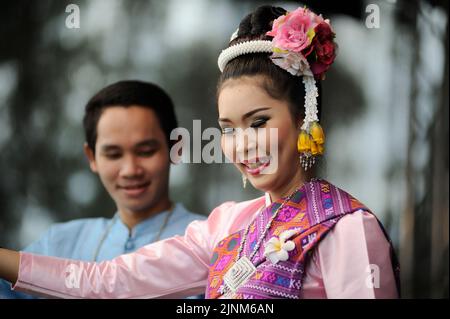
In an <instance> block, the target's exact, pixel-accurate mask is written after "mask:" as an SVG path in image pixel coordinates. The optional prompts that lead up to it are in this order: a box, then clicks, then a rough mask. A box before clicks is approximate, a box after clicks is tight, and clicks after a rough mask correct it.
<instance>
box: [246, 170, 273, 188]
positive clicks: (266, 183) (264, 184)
mask: <svg viewBox="0 0 450 319" xmlns="http://www.w3.org/2000/svg"><path fill="white" fill-rule="evenodd" d="M275 180H276V179H275V175H274V174H265V175H259V176H256V177H254V176H251V177H249V182H250V183H251V184H252V185H253V187H254V188H256V189H258V190H260V191H262V192H268V191H270V190H271V188H272V186H273V185H274V182H275Z"/></svg>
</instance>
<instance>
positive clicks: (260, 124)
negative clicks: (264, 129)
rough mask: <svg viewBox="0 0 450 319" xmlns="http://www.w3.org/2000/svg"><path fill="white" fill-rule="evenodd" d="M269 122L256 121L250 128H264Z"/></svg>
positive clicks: (264, 120)
mask: <svg viewBox="0 0 450 319" xmlns="http://www.w3.org/2000/svg"><path fill="white" fill-rule="evenodd" d="M267 120H268V119H267V118H263V119H258V120H256V121H254V122H253V123H252V125H250V126H251V127H253V128H257V127H261V126H263V125H265V124H266V123H267Z"/></svg>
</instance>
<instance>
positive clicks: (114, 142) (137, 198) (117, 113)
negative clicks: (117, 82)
mask: <svg viewBox="0 0 450 319" xmlns="http://www.w3.org/2000/svg"><path fill="white" fill-rule="evenodd" d="M85 151H86V155H87V156H88V158H89V162H90V167H91V169H92V171H94V172H96V173H98V174H99V176H100V179H101V181H102V183H103V185H104V186H105V188H106V190H107V191H108V193H109V194H110V196H111V197H112V198H113V199H114V201H115V203H116V205H117V208H118V209H119V210H120V211H122V212H124V213H152V212H157V211H158V209H159V208H158V206H159V205H160V204H161V203H162V202H164V201H166V200H167V199H168V181H169V168H170V159H169V150H168V145H167V141H166V137H165V135H164V132H163V131H162V129H161V126H160V124H159V120H158V117H157V116H156V114H155V112H154V111H153V110H151V109H148V108H144V107H140V106H130V107H127V108H125V107H121V106H117V107H116V106H114V107H109V108H106V109H105V110H104V111H103V113H102V115H101V116H100V119H99V121H98V124H97V142H96V147H95V156H94V154H93V152H92V150H91V149H89V148H88V147H87V146H85Z"/></svg>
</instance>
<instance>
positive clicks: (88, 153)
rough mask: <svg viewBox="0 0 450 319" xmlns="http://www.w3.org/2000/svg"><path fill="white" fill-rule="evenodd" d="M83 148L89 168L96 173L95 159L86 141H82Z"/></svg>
mask: <svg viewBox="0 0 450 319" xmlns="http://www.w3.org/2000/svg"><path fill="white" fill-rule="evenodd" d="M83 150H84V154H85V155H86V157H87V159H88V161H89V167H90V168H91V171H93V172H94V173H98V170H97V162H96V161H95V153H94V151H93V150H92V149H91V148H90V147H89V145H88V144H87V143H84V145H83Z"/></svg>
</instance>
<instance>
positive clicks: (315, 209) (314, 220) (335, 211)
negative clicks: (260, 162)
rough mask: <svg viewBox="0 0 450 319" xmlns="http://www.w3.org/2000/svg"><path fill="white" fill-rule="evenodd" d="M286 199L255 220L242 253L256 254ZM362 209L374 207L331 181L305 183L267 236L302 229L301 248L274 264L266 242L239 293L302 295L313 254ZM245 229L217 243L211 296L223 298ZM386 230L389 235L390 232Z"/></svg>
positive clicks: (208, 294)
mask: <svg viewBox="0 0 450 319" xmlns="http://www.w3.org/2000/svg"><path fill="white" fill-rule="evenodd" d="M283 200H284V199H280V200H279V201H277V202H274V203H272V205H270V206H269V207H267V208H265V209H264V210H263V211H262V212H261V213H260V214H259V215H258V216H257V217H256V218H255V219H254V220H253V221H252V223H251V225H250V229H249V232H248V236H247V240H246V242H245V245H244V247H243V250H242V255H245V256H250V254H251V253H252V252H253V249H254V247H255V245H256V243H257V241H258V239H259V236H261V234H262V233H263V230H264V227H265V226H266V224H267V223H268V222H269V220H270V218H271V216H272V215H273V213H274V212H275V211H276V210H277V209H278V207H279V206H280V205H281V203H282V202H283ZM358 210H363V211H367V212H370V211H369V209H368V208H367V207H365V206H364V205H363V204H361V203H360V202H359V201H358V200H356V199H355V198H353V197H352V196H351V195H349V194H348V193H346V192H345V191H343V190H341V189H339V188H337V187H335V186H333V185H332V184H330V183H328V182H327V181H324V180H315V181H312V182H309V183H307V184H305V185H304V186H303V187H301V188H300V189H299V190H297V192H296V193H295V194H294V195H293V196H292V198H291V199H290V201H288V202H287V203H286V204H285V205H284V206H283V207H282V208H281V209H280V211H279V212H278V216H277V217H276V218H275V219H274V221H273V223H272V227H271V228H270V229H269V232H268V233H267V235H266V238H264V240H263V242H266V241H267V240H269V239H270V238H271V237H273V236H279V235H280V233H282V232H283V231H286V230H289V229H297V231H298V233H297V234H296V235H294V236H293V237H292V238H290V240H292V241H293V242H294V243H295V249H294V250H292V251H290V252H289V259H288V260H287V261H283V262H281V261H280V262H278V263H276V264H272V263H271V262H270V261H269V260H267V259H266V258H265V257H264V255H263V254H264V245H261V247H260V248H259V250H258V252H257V253H256V255H255V257H254V258H253V259H252V262H253V264H254V265H255V267H256V269H257V271H256V273H255V274H254V275H253V276H252V277H251V278H250V279H249V280H248V281H247V282H246V283H245V284H243V285H242V286H241V287H240V288H238V290H237V292H236V294H235V296H234V297H235V298H245V299H251V298H256V299H271V298H293V299H297V298H299V296H300V291H301V288H302V279H303V275H304V271H305V263H306V261H307V257H308V255H310V253H311V252H312V251H313V249H314V248H315V247H316V246H317V245H318V244H319V242H320V241H321V240H322V239H323V238H324V237H325V236H326V234H327V233H328V232H329V231H330V230H331V229H332V228H333V226H334V225H335V224H336V223H337V222H338V221H339V219H340V218H342V217H343V216H345V215H346V214H351V213H353V212H355V211H358ZM380 226H381V224H380ZM381 228H382V229H383V227H382V226H381ZM244 231H245V230H244V229H243V230H240V231H238V232H236V233H234V234H231V235H230V236H228V237H226V238H224V239H223V240H222V241H220V242H219V243H218V244H217V246H216V247H215V249H214V252H213V255H212V258H211V261H210V269H209V276H208V285H207V287H206V298H218V297H220V296H221V295H222V294H223V288H224V283H223V276H224V275H225V273H226V272H227V271H228V269H230V268H231V266H232V265H233V263H234V262H235V259H236V255H237V251H238V248H239V245H240V244H241V241H242V236H243V234H244ZM383 232H384V229H383ZM385 235H386V238H387V239H388V240H389V238H388V237H387V234H386V232H385ZM391 247H392V244H391ZM391 252H392V253H393V250H392V251H391ZM392 260H393V267H394V272H395V274H396V277H397V278H396V279H397V284H398V283H399V281H398V274H399V267H398V263H397V260H396V258H395V255H393V256H392Z"/></svg>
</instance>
